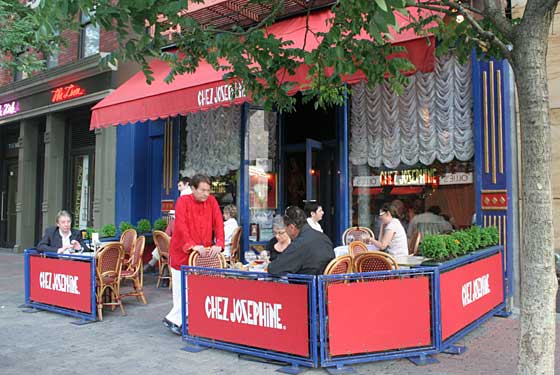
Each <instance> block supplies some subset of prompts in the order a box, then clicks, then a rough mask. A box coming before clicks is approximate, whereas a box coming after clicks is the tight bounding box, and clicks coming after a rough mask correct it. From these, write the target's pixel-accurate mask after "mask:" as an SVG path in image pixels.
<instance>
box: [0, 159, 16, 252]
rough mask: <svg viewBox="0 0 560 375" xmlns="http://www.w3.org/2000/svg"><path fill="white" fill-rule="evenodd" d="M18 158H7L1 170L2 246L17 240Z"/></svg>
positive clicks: (0, 215)
mask: <svg viewBox="0 0 560 375" xmlns="http://www.w3.org/2000/svg"><path fill="white" fill-rule="evenodd" d="M17 181H18V160H17V159H7V160H6V161H5V162H4V163H3V165H2V170H1V171H0V247H7V248H10V247H13V246H14V244H15V242H16V197H17Z"/></svg>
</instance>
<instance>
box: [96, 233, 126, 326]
mask: <svg viewBox="0 0 560 375" xmlns="http://www.w3.org/2000/svg"><path fill="white" fill-rule="evenodd" d="M123 252H124V250H123V246H122V244H121V243H120V242H109V243H107V244H105V246H103V247H102V248H101V249H100V250H99V252H98V253H97V263H96V265H95V271H96V272H95V273H96V278H97V291H96V299H97V315H98V316H99V320H103V312H102V310H103V306H111V307H112V309H113V310H114V309H115V306H119V307H120V309H121V314H122V315H126V314H125V312H124V307H123V305H122V302H121V297H120V290H119V286H120V282H121V280H120V278H121V267H122V266H121V265H122V258H123ZM106 293H108V294H109V297H110V298H108V299H107V300H105V301H104V300H103V297H104V295H105V294H106Z"/></svg>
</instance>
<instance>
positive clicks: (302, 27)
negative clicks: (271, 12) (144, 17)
mask: <svg viewBox="0 0 560 375" xmlns="http://www.w3.org/2000/svg"><path fill="white" fill-rule="evenodd" d="M395 15H396V17H397V20H398V22H399V26H401V27H403V26H405V25H407V24H408V23H409V21H408V18H407V17H405V16H403V15H402V14H400V13H398V12H395ZM329 18H331V12H330V11H329V10H324V11H320V12H317V13H313V14H311V15H310V16H309V20H308V22H307V24H308V25H309V27H310V29H311V30H313V31H314V32H326V31H327V27H328V26H327V22H326V21H327V19H329ZM267 31H268V32H270V33H271V34H274V35H276V36H277V37H279V38H282V39H283V40H292V41H293V42H294V45H292V46H291V47H292V48H294V47H299V48H302V47H303V46H304V43H305V49H306V50H312V49H314V48H316V47H317V45H318V44H319V40H318V39H317V38H316V37H315V35H314V34H313V33H308V35H307V38H305V33H306V16H305V15H303V16H299V17H295V18H291V19H287V20H283V21H280V22H277V23H275V24H274V25H272V26H270V27H269V28H267ZM393 37H394V41H393V44H394V45H402V46H404V47H406V49H407V51H408V56H409V59H410V61H411V62H412V63H413V64H414V65H415V66H416V69H417V70H420V71H423V72H429V71H432V70H433V69H434V43H433V40H432V41H431V42H430V41H429V40H428V38H427V37H419V36H418V35H416V34H415V33H414V31H413V30H406V31H405V32H402V33H401V34H394V35H393ZM150 67H151V69H152V71H153V76H154V81H153V82H152V84H151V85H149V84H147V83H146V78H145V77H144V73H143V72H138V73H136V74H135V75H134V76H132V77H131V78H130V79H129V80H128V81H126V82H125V83H124V84H122V85H121V86H120V87H118V88H117V89H116V90H115V91H113V92H112V93H111V94H110V95H108V96H107V97H106V98H105V99H103V100H102V101H101V102H99V103H98V104H97V105H95V106H94V107H93V109H92V115H91V123H90V129H95V128H105V127H109V126H112V125H119V124H123V125H124V124H127V123H134V122H143V121H147V120H156V119H162V118H168V117H173V116H177V115H185V114H187V113H192V112H197V111H206V110H209V109H212V108H217V107H220V106H230V105H234V104H241V103H243V102H246V101H248V100H250V98H249V97H248V95H247V93H246V92H245V91H244V89H243V87H242V85H241V84H239V83H236V82H235V81H229V82H226V81H224V80H223V75H224V72H223V71H216V70H214V68H213V67H212V66H211V65H210V64H208V63H206V62H204V61H203V62H201V63H200V64H199V66H198V68H197V70H196V72H194V73H192V74H182V75H180V76H176V77H175V78H174V80H173V82H171V83H170V84H166V83H165V82H164V81H163V80H164V78H165V77H166V76H167V74H168V72H169V66H168V65H167V63H165V62H163V61H161V60H154V61H152V62H151V63H150ZM306 71H307V69H305V67H303V66H302V69H300V71H298V73H297V74H296V76H295V77H293V76H292V77H290V80H293V81H296V82H299V83H300V84H303V83H304V81H305V78H306V74H305V73H306ZM363 78H364V77H363V74H360V73H357V74H355V75H353V76H352V77H348V78H347V79H345V81H346V82H348V83H355V82H357V81H359V80H361V79H363Z"/></svg>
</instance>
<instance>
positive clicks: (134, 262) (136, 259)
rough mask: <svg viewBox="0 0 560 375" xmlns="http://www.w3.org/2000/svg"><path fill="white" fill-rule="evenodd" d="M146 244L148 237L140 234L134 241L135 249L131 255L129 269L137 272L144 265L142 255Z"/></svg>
mask: <svg viewBox="0 0 560 375" xmlns="http://www.w3.org/2000/svg"><path fill="white" fill-rule="evenodd" d="M145 245H146V237H144V236H140V237H138V238H137V239H136V241H134V249H133V251H132V253H131V255H130V261H129V262H128V269H129V270H130V271H133V272H136V271H138V270H139V269H140V268H141V267H142V256H143V255H144V247H145Z"/></svg>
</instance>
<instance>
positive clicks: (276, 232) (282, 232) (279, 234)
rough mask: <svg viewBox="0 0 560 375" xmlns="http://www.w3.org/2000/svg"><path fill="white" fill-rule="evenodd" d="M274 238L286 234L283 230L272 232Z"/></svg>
mask: <svg viewBox="0 0 560 375" xmlns="http://www.w3.org/2000/svg"><path fill="white" fill-rule="evenodd" d="M273 233H274V235H275V236H282V235H284V234H286V231H285V230H280V231H274V232H273Z"/></svg>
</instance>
